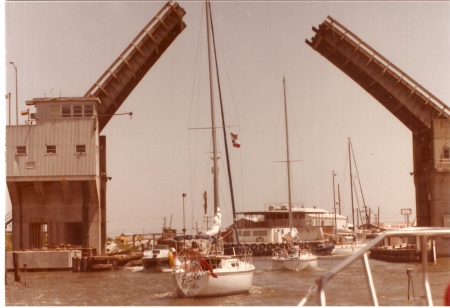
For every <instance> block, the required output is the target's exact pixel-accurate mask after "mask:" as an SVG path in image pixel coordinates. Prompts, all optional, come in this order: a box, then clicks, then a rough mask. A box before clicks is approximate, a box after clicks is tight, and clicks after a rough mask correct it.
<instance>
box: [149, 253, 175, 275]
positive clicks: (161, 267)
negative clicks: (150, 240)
mask: <svg viewBox="0 0 450 308" xmlns="http://www.w3.org/2000/svg"><path fill="white" fill-rule="evenodd" d="M142 266H143V267H144V269H145V270H147V271H151V272H171V271H172V268H171V267H170V265H169V257H161V258H142Z"/></svg>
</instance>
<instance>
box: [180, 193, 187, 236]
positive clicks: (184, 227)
mask: <svg viewBox="0 0 450 308" xmlns="http://www.w3.org/2000/svg"><path fill="white" fill-rule="evenodd" d="M181 196H182V197H183V234H184V235H186V225H185V224H184V198H185V197H186V193H183V194H182V195H181Z"/></svg>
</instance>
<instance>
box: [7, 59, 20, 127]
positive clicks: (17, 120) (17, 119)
mask: <svg viewBox="0 0 450 308" xmlns="http://www.w3.org/2000/svg"><path fill="white" fill-rule="evenodd" d="M9 63H11V64H12V65H13V66H14V70H15V71H16V125H19V107H18V103H17V101H18V99H17V66H16V65H15V64H14V62H13V61H9Z"/></svg>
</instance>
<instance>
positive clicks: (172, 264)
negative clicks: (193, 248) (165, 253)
mask: <svg viewBox="0 0 450 308" xmlns="http://www.w3.org/2000/svg"><path fill="white" fill-rule="evenodd" d="M169 266H170V267H171V268H172V267H174V266H175V260H174V258H173V253H172V252H169Z"/></svg>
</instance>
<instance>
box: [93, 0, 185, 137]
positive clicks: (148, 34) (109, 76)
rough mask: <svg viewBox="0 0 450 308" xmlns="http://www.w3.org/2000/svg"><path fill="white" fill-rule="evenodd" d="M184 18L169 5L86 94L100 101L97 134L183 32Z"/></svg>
mask: <svg viewBox="0 0 450 308" xmlns="http://www.w3.org/2000/svg"><path fill="white" fill-rule="evenodd" d="M185 14H186V12H185V11H184V10H183V9H182V8H181V7H180V6H179V5H178V3H176V2H175V3H172V2H168V3H167V4H166V5H165V6H164V7H163V8H162V9H161V10H160V12H159V13H158V14H156V16H155V17H154V18H153V19H152V20H151V21H150V22H149V23H148V24H147V25H146V26H145V27H144V29H143V30H142V31H141V32H140V33H139V34H138V35H137V37H136V38H135V39H134V40H133V41H132V42H131V44H130V45H129V46H128V47H127V48H126V49H125V51H124V52H123V53H122V54H121V55H120V56H119V57H118V58H117V60H116V61H115V62H114V63H113V64H112V65H111V66H110V67H109V68H108V69H107V70H106V72H105V73H104V74H103V75H102V76H101V77H100V78H99V80H98V81H97V82H96V83H95V84H94V85H93V86H92V87H91V88H90V89H89V90H88V92H87V93H86V94H85V96H95V97H98V98H99V99H100V101H101V105H100V106H98V108H97V110H98V113H99V118H98V119H99V131H102V129H103V128H104V127H105V126H106V124H107V123H108V121H109V120H110V119H111V117H112V115H113V114H114V113H116V112H117V110H118V109H119V107H120V106H121V105H122V103H123V102H124V101H125V99H126V98H127V97H128V95H129V94H130V93H131V92H132V91H133V89H134V88H135V87H136V86H137V84H138V83H139V82H140V81H141V80H142V78H144V76H145V74H146V73H147V72H148V71H149V70H150V68H151V67H152V66H153V65H154V64H155V63H156V61H157V60H158V59H159V58H160V57H161V55H162V54H163V53H164V51H165V50H166V49H167V48H168V47H169V46H170V45H171V44H172V42H173V41H174V40H175V39H176V38H177V36H178V35H179V34H180V33H181V32H182V31H183V30H184V29H185V27H186V25H185V23H184V22H183V16H184V15H185Z"/></svg>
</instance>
